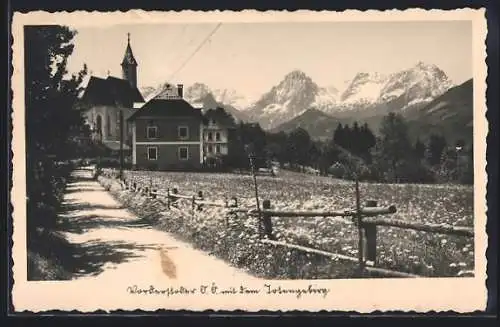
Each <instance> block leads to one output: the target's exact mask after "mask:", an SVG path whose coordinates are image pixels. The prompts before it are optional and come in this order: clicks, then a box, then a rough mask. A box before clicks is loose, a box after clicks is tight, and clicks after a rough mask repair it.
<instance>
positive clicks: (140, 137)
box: [80, 34, 235, 170]
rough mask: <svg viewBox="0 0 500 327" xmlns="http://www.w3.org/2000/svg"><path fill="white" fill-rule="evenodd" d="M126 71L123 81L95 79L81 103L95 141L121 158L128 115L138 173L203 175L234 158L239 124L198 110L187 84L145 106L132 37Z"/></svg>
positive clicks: (128, 141)
mask: <svg viewBox="0 0 500 327" xmlns="http://www.w3.org/2000/svg"><path fill="white" fill-rule="evenodd" d="M121 67H122V78H116V77H112V76H108V77H107V78H99V77H95V76H91V77H90V79H89V82H88V85H87V87H86V89H85V91H84V93H83V95H82V97H81V99H80V107H81V108H83V112H84V117H85V119H86V122H87V124H88V126H89V127H90V130H91V134H92V139H93V141H95V142H96V143H99V144H102V145H104V146H105V147H106V148H107V149H108V150H110V152H111V153H114V154H119V151H120V130H121V129H120V113H122V114H123V124H124V126H123V140H124V144H123V149H124V152H125V157H126V158H129V159H130V163H131V164H132V167H133V168H136V169H149V170H197V169H200V168H202V167H206V166H209V167H213V166H214V165H215V166H217V165H218V163H220V162H221V160H222V159H221V158H222V157H224V156H227V155H228V143H229V142H230V137H229V135H230V134H231V131H232V130H233V129H234V128H235V125H234V119H233V117H232V116H231V115H229V114H227V113H226V112H225V110H224V109H222V108H217V109H215V108H214V109H207V108H194V107H193V106H192V105H191V104H190V103H188V102H187V101H186V100H185V99H184V96H183V85H182V84H177V85H170V84H167V85H166V86H165V87H164V88H163V89H161V90H160V92H159V93H158V94H156V95H155V96H154V97H152V98H151V99H149V100H148V101H147V102H145V101H144V98H143V96H142V95H141V93H140V91H139V89H138V88H137V67H138V63H137V60H136V59H135V57H134V54H133V52H132V47H131V45H130V34H129V35H128V38H127V46H126V49H125V55H124V57H123V60H122V62H121Z"/></svg>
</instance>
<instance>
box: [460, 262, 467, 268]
mask: <svg viewBox="0 0 500 327" xmlns="http://www.w3.org/2000/svg"><path fill="white" fill-rule="evenodd" d="M458 266H459V267H462V268H463V267H467V264H466V263H465V262H459V263H458Z"/></svg>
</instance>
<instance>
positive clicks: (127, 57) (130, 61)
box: [122, 33, 137, 66]
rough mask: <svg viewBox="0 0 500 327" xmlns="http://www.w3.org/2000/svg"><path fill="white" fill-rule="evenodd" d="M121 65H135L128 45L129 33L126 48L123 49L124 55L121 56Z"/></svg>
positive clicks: (135, 62)
mask: <svg viewBox="0 0 500 327" xmlns="http://www.w3.org/2000/svg"><path fill="white" fill-rule="evenodd" d="M123 65H135V66H137V61H136V60H135V57H134V54H133V53H132V47H131V46H130V33H127V48H126V49H125V56H123V61H122V66H123Z"/></svg>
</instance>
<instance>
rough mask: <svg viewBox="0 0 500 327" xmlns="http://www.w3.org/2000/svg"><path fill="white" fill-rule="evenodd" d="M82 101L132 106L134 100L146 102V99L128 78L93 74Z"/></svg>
mask: <svg viewBox="0 0 500 327" xmlns="http://www.w3.org/2000/svg"><path fill="white" fill-rule="evenodd" d="M82 101H83V102H87V103H91V104H97V105H125V106H130V105H132V104H133V103H134V102H144V99H143V97H142V95H141V92H139V90H138V89H137V87H132V86H131V85H130V83H129V82H128V81H127V80H124V79H121V78H116V77H112V76H108V78H106V79H103V78H99V77H95V76H91V77H90V80H89V83H88V84H87V87H86V89H85V93H84V94H83V96H82Z"/></svg>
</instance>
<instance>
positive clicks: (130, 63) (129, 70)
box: [121, 33, 137, 87]
mask: <svg viewBox="0 0 500 327" xmlns="http://www.w3.org/2000/svg"><path fill="white" fill-rule="evenodd" d="M121 65H122V77H123V79H125V80H127V81H129V83H130V85H131V86H132V87H137V61H136V60H135V57H134V54H133V53H132V48H131V47H130V33H127V48H126V49H125V56H124V57H123V60H122V64H121Z"/></svg>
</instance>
